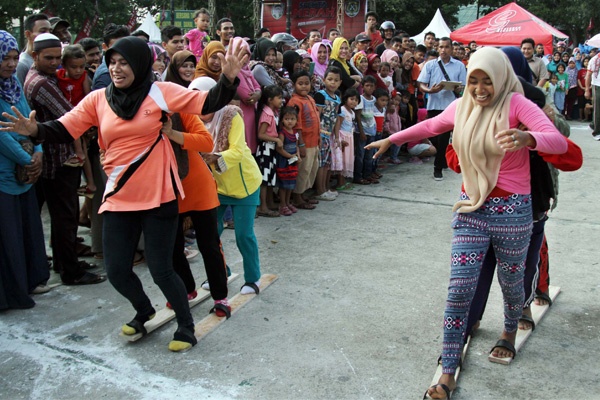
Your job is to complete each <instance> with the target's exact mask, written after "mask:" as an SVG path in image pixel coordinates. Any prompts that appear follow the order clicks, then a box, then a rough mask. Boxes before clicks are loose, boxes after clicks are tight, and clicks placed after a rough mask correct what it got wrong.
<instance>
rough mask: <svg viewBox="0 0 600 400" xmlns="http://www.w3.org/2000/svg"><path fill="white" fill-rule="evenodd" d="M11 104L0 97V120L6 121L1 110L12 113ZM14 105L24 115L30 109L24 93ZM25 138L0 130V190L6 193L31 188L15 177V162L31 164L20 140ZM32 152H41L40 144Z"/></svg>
mask: <svg viewBox="0 0 600 400" xmlns="http://www.w3.org/2000/svg"><path fill="white" fill-rule="evenodd" d="M12 105H13V104H8V103H7V102H6V101H4V100H2V99H0V120H2V121H8V119H7V118H4V117H3V116H2V113H3V112H7V113H9V114H14V113H13V111H12V110H11V109H10V106H12ZM14 106H15V107H17V109H18V110H19V111H20V112H21V114H23V115H25V116H29V113H30V112H31V109H30V108H29V105H28V104H27V99H26V97H25V93H22V94H21V99H20V100H19V102H18V103H17V104H14ZM25 139H27V137H26V136H22V135H19V134H18V133H15V132H4V131H2V132H0V191H1V192H3V193H6V194H11V195H19V194H22V193H25V192H26V191H28V190H29V189H30V188H31V185H27V184H21V183H18V182H17V179H16V178H15V168H16V166H17V164H19V165H22V166H25V165H29V164H31V156H30V155H29V154H28V153H27V152H26V151H25V150H23V147H21V144H20V143H19V142H20V141H21V140H25ZM33 152H34V153H41V152H42V145H39V144H38V145H37V146H35V147H34V148H33Z"/></svg>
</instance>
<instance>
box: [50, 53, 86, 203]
mask: <svg viewBox="0 0 600 400" xmlns="http://www.w3.org/2000/svg"><path fill="white" fill-rule="evenodd" d="M61 62H62V66H63V69H59V70H57V71H56V77H57V79H58V87H59V88H60V90H61V92H62V93H63V95H64V96H65V98H66V99H67V100H68V101H69V103H71V105H72V106H73V107H75V106H76V105H77V104H79V102H80V101H81V100H83V98H84V97H85V96H86V95H87V94H88V93H90V91H91V87H92V82H91V80H90V78H89V77H88V74H87V73H86V71H85V52H84V51H83V47H81V46H80V45H77V44H76V45H70V46H67V47H65V48H64V49H63V53H62V60H61ZM86 140H87V139H86V136H85V135H84V136H82V137H81V138H79V139H77V140H75V141H74V142H73V147H74V149H75V154H71V155H70V156H69V159H68V160H67V161H66V162H65V163H64V165H66V166H68V167H83V172H84V174H85V180H86V182H87V186H86V188H85V190H84V193H83V194H84V195H85V196H87V197H92V196H93V195H94V192H95V191H96V185H95V184H94V177H93V175H92V166H91V164H90V161H89V160H88V158H87V143H86Z"/></svg>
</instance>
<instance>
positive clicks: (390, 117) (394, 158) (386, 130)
mask: <svg viewBox="0 0 600 400" xmlns="http://www.w3.org/2000/svg"><path fill="white" fill-rule="evenodd" d="M399 105H400V95H399V94H398V93H396V91H395V90H394V91H393V92H392V96H391V98H390V102H389V103H388V107H387V110H386V113H385V123H384V124H383V136H384V137H388V136H390V135H391V134H392V133H396V132H399V131H401V130H402V122H401V120H400V113H399V112H398V107H399ZM399 153H400V146H398V145H395V144H394V145H392V146H391V147H390V159H389V161H390V162H391V163H392V164H402V160H400V158H398V154H399Z"/></svg>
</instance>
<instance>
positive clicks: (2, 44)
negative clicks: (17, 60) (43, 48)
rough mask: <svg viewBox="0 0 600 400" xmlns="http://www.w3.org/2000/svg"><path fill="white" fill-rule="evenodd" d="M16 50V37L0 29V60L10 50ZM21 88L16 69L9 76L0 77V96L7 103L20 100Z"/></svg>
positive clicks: (15, 102)
mask: <svg viewBox="0 0 600 400" xmlns="http://www.w3.org/2000/svg"><path fill="white" fill-rule="evenodd" d="M13 50H16V51H17V53H19V46H18V45H17V41H16V39H15V38H14V37H13V36H12V35H11V34H10V33H8V32H6V31H0V61H3V60H4V57H6V56H7V55H8V53H10V52H11V51H13ZM22 93H23V90H22V89H21V85H20V84H19V82H18V80H17V75H16V70H15V73H13V74H12V75H11V76H10V77H8V78H6V79H3V78H0V98H1V99H2V100H4V101H6V102H7V103H8V104H17V103H18V102H19V100H21V94H22Z"/></svg>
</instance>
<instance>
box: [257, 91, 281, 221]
mask: <svg viewBox="0 0 600 400" xmlns="http://www.w3.org/2000/svg"><path fill="white" fill-rule="evenodd" d="M282 104H283V90H282V89H281V87H279V86H278V85H270V86H266V87H265V88H264V89H263V91H262V96H261V98H260V102H259V103H258V107H257V109H256V115H257V117H258V118H257V120H258V123H257V128H256V131H257V132H258V133H257V136H258V142H259V144H258V148H257V149H256V160H257V162H258V166H259V168H260V172H261V173H262V184H261V186H260V206H259V207H258V210H257V214H258V215H259V216H261V217H279V213H278V212H277V211H273V210H272V209H274V208H276V206H275V203H274V201H273V188H274V187H275V185H276V184H277V173H276V162H275V154H276V153H277V151H276V148H277V147H279V148H281V147H283V142H282V141H281V140H280V139H279V133H278V132H277V125H278V124H279V109H280V108H281V105H282Z"/></svg>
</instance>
